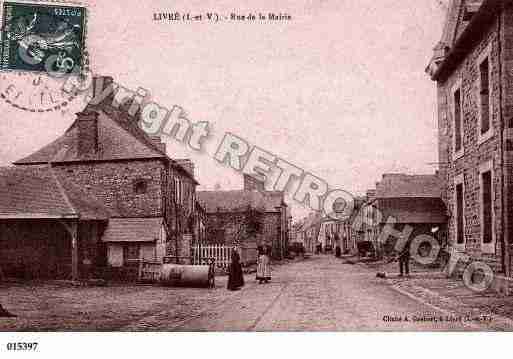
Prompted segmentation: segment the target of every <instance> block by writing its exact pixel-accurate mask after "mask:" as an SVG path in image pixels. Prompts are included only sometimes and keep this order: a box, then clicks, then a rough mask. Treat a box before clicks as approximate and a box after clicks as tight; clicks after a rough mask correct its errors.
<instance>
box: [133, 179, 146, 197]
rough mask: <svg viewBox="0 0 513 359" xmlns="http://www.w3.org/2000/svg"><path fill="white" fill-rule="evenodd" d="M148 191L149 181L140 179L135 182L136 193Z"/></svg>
mask: <svg viewBox="0 0 513 359" xmlns="http://www.w3.org/2000/svg"><path fill="white" fill-rule="evenodd" d="M147 191H148V182H146V181H145V180H142V179H139V180H136V181H135V182H134V193H135V194H145V193H146V192H147Z"/></svg>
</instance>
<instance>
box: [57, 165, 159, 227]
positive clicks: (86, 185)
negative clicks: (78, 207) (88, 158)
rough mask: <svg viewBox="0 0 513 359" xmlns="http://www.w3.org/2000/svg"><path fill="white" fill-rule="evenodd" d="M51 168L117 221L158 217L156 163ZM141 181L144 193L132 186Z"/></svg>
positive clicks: (58, 166) (157, 172) (157, 174)
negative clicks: (76, 186) (113, 214)
mask: <svg viewBox="0 0 513 359" xmlns="http://www.w3.org/2000/svg"><path fill="white" fill-rule="evenodd" d="M55 168H56V169H57V170H58V171H60V173H62V175H63V176H66V178H67V179H69V180H71V181H73V182H74V183H75V184H77V185H78V186H79V187H81V188H82V189H83V190H84V191H85V192H87V193H90V194H91V195H93V196H95V197H96V198H97V199H98V200H100V201H101V202H102V203H103V204H104V205H105V206H106V207H107V208H109V209H111V210H113V211H114V212H117V213H119V215H120V216H121V217H158V216H162V171H163V169H164V165H163V163H162V162H161V161H159V160H139V161H119V162H87V163H66V164H59V165H56V166H55ZM138 181H144V182H145V184H146V190H145V192H144V193H136V184H137V182H138Z"/></svg>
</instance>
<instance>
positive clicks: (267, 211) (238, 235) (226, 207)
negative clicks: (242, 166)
mask: <svg viewBox="0 0 513 359" xmlns="http://www.w3.org/2000/svg"><path fill="white" fill-rule="evenodd" d="M198 201H199V202H200V203H201V204H202V205H203V207H204V208H205V210H206V213H207V242H209V243H216V244H225V245H236V244H240V245H243V246H245V247H247V248H254V249H256V247H257V245H264V244H265V245H269V246H271V248H272V256H273V258H274V259H282V258H283V257H284V256H285V255H286V252H287V248H288V237H289V227H290V216H289V212H288V206H287V205H286V204H285V200H284V193H283V192H278V191H265V189H264V187H263V184H262V183H261V182H259V181H258V180H255V179H254V178H253V177H250V176H248V175H244V189H243V190H235V191H199V192H198ZM253 222H254V223H253ZM253 227H255V228H258V230H254V228H253Z"/></svg>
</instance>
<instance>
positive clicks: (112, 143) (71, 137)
mask: <svg viewBox="0 0 513 359" xmlns="http://www.w3.org/2000/svg"><path fill="white" fill-rule="evenodd" d="M88 111H95V112H97V113H98V114H99V115H98V122H97V123H98V151H97V153H91V154H86V155H84V154H79V153H78V119H76V120H75V121H74V122H73V124H72V125H71V126H70V127H69V128H68V129H67V130H66V131H65V133H64V134H63V135H62V136H61V137H59V138H57V139H56V140H55V141H53V142H51V143H50V144H48V145H46V146H44V147H43V148H41V149H39V150H38V151H36V152H34V153H32V154H31V155H29V156H27V157H25V158H22V159H20V160H18V161H16V162H14V164H16V165H35V164H47V163H48V162H54V163H59V162H75V161H106V160H126V159H145V158H162V159H165V160H168V161H170V163H171V164H172V165H173V167H174V168H176V169H177V170H179V171H180V172H181V173H182V174H184V175H185V176H187V177H189V178H191V179H192V180H193V181H194V182H195V183H196V184H197V183H198V182H196V180H195V179H194V176H193V175H192V174H190V173H189V172H188V171H187V170H186V169H185V168H183V166H181V165H180V164H178V163H177V162H176V161H174V160H173V159H171V158H170V157H168V156H167V154H166V153H165V151H163V150H162V148H160V147H159V146H158V145H157V144H155V143H154V142H153V141H152V139H151V138H150V136H148V135H147V134H146V133H145V132H144V131H143V130H142V129H141V128H140V127H139V126H138V124H137V121H136V118H135V117H132V116H130V115H128V113H125V112H124V111H122V110H120V109H116V108H114V107H112V106H109V105H105V104H102V105H99V106H90V105H88V106H87V107H86V109H85V110H84V112H88Z"/></svg>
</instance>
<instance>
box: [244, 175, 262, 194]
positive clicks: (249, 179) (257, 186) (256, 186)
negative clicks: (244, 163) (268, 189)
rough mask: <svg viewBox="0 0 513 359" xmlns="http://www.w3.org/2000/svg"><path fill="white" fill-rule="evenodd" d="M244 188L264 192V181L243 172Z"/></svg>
mask: <svg viewBox="0 0 513 359" xmlns="http://www.w3.org/2000/svg"><path fill="white" fill-rule="evenodd" d="M244 190H245V191H262V192H264V191H265V183H264V182H263V181H260V180H259V179H257V178H255V177H253V176H251V175H249V174H247V173H244Z"/></svg>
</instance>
